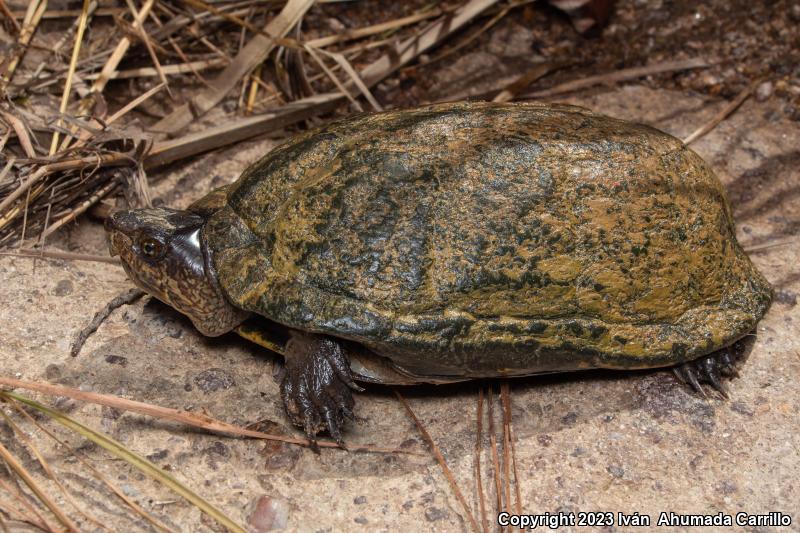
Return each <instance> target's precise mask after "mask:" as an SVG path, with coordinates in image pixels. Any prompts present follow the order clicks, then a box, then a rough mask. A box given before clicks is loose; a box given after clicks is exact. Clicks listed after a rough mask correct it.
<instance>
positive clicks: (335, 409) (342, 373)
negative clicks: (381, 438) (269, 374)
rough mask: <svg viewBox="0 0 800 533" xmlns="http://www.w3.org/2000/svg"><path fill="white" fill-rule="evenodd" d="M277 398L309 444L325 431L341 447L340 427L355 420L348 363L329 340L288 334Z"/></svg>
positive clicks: (340, 349)
mask: <svg viewBox="0 0 800 533" xmlns="http://www.w3.org/2000/svg"><path fill="white" fill-rule="evenodd" d="M284 356H285V370H286V373H285V375H284V377H283V381H282V382H281V397H282V398H283V403H284V406H285V407H286V412H287V413H288V415H289V418H290V419H291V421H292V423H293V424H294V425H296V426H299V427H301V428H303V430H304V431H305V433H306V435H307V436H308V438H309V440H311V441H312V442H316V434H317V433H319V432H321V431H324V430H327V431H328V433H329V434H330V436H331V437H333V439H334V440H335V441H336V442H337V443H338V444H339V446H342V447H343V448H344V447H345V446H344V441H343V440H342V433H341V427H342V426H343V425H344V423H345V421H346V420H355V419H356V417H355V415H354V414H353V405H354V403H355V402H354V400H353V394H352V392H351V390H356V391H361V390H363V389H362V388H361V387H359V386H358V385H356V384H355V382H353V376H352V374H351V372H350V363H349V361H348V359H347V356H346V355H345V353H344V351H343V350H342V347H341V346H340V345H339V343H338V342H337V341H336V340H334V339H331V338H328V337H323V336H321V335H314V334H311V333H303V332H299V331H292V332H291V337H290V339H289V342H287V343H286V349H285V352H284Z"/></svg>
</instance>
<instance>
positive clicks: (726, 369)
mask: <svg viewBox="0 0 800 533" xmlns="http://www.w3.org/2000/svg"><path fill="white" fill-rule="evenodd" d="M751 347H752V340H751V339H748V338H745V339H742V340H740V341H737V342H735V343H734V344H732V345H731V346H728V347H726V348H723V349H721V350H717V351H716V352H713V353H710V354H708V355H704V356H703V357H700V358H698V359H695V360H693V361H688V362H686V363H683V364H681V365H678V366H675V367H672V371H673V372H674V373H675V375H676V376H677V378H678V379H679V380H680V381H682V382H683V383H686V384H688V385H689V386H690V387H691V388H692V389H693V390H694V391H695V392H696V393H698V394H700V395H701V396H703V397H704V398H707V397H708V396H707V394H706V392H705V389H704V388H703V384H704V383H705V384H708V385H710V386H711V387H712V388H713V389H714V390H716V391H717V392H719V393H720V394H721V395H722V396H723V397H724V398H726V399H727V398H728V391H727V388H726V387H725V380H726V378H731V377H738V376H739V371H738V370H737V368H736V364H737V363H738V362H739V361H740V360H741V359H743V358H744V357H745V353H746V352H747V351H749V348H751Z"/></svg>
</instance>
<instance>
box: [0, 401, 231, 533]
mask: <svg viewBox="0 0 800 533" xmlns="http://www.w3.org/2000/svg"><path fill="white" fill-rule="evenodd" d="M0 397H2V398H13V399H14V400H17V401H18V402H21V403H24V404H25V405H28V406H30V407H32V408H34V409H36V410H37V411H39V412H40V413H43V414H45V415H47V416H48V417H50V418H51V419H53V420H54V421H56V422H58V423H60V424H61V425H63V426H65V427H67V428H69V429H71V430H72V431H75V432H76V433H79V434H81V435H83V436H84V437H85V438H87V439H89V440H90V441H92V442H93V443H95V444H97V445H98V446H100V447H101V448H103V449H105V450H106V451H108V452H109V453H111V454H112V455H114V456H115V457H117V458H119V459H122V460H124V461H125V462H127V463H128V464H129V465H131V466H133V467H134V468H136V469H138V470H139V471H141V472H142V473H144V474H145V475H147V476H149V477H151V478H152V479H154V480H156V481H158V482H160V483H161V484H163V485H165V486H167V487H169V488H170V489H172V490H173V491H174V492H176V493H178V494H179V495H181V496H182V497H183V498H185V499H186V500H188V501H189V502H190V503H192V505H194V506H195V507H197V508H198V509H200V510H201V511H203V512H204V513H206V514H207V515H209V516H210V517H212V518H213V519H214V520H216V521H217V522H219V523H220V524H222V525H223V526H225V527H227V528H228V529H230V530H231V531H234V532H235V533H246V530H245V528H244V527H242V526H240V525H239V524H237V523H236V522H234V521H233V520H231V519H230V518H228V516H227V515H226V514H224V513H223V512H222V511H220V510H219V509H217V508H216V507H215V506H214V505H212V504H211V503H209V502H208V501H206V500H205V499H203V498H202V497H200V496H198V495H197V494H196V493H195V492H194V491H192V490H191V489H190V488H188V487H187V486H186V485H184V484H183V483H181V482H180V481H178V480H177V479H176V478H175V477H173V476H172V475H170V474H168V473H167V472H165V471H164V470H162V469H161V468H159V467H157V466H156V465H154V464H153V463H151V462H150V461H148V460H147V459H145V458H144V457H142V456H140V455H138V454H136V453H134V452H132V451H130V450H129V449H127V448H125V446H123V445H122V444H120V443H119V442H117V441H115V440H114V439H112V438H111V437H109V436H107V435H104V434H102V433H99V432H97V431H95V430H93V429H91V428H89V427H87V426H84V425H83V424H81V423H80V422H77V421H75V420H73V419H72V418H70V417H68V416H66V415H64V414H63V413H60V412H58V411H56V410H54V409H51V408H49V407H47V406H45V405H43V404H40V403H39V402H36V401H34V400H31V399H29V398H26V397H25V396H21V395H19V394H16V393H14V392H9V391H2V392H0ZM4 449H5V448H3V447H2V445H1V444H0V454H3V450H4ZM4 458H5V457H4ZM31 481H32V480H31ZM26 483H27V481H26ZM29 486H30V485H29ZM31 490H34V489H33V488H31ZM37 495H38V493H37ZM51 510H52V509H51ZM62 523H63V522H62ZM75 531H77V529H76V530H75Z"/></svg>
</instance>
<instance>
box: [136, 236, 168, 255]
mask: <svg viewBox="0 0 800 533" xmlns="http://www.w3.org/2000/svg"><path fill="white" fill-rule="evenodd" d="M139 250H141V252H142V255H143V256H145V257H146V258H148V259H158V258H159V257H161V256H162V255H163V254H164V245H163V244H162V243H161V242H160V241H158V240H156V239H153V238H147V237H146V238H144V239H142V242H140V243H139Z"/></svg>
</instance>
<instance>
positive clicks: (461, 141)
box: [107, 103, 771, 442]
mask: <svg viewBox="0 0 800 533" xmlns="http://www.w3.org/2000/svg"><path fill="white" fill-rule="evenodd" d="M107 227H108V228H109V241H110V243H111V250H112V253H116V254H119V255H120V257H121V259H122V261H123V264H125V268H126V270H127V271H128V273H129V275H130V276H131V278H132V279H133V280H134V281H135V282H136V283H137V284H138V285H139V286H140V287H142V288H144V289H145V290H147V291H148V292H150V293H151V294H153V295H154V296H156V297H158V298H160V299H162V300H163V301H165V302H167V303H169V304H170V305H173V306H175V307H176V308H177V309H178V310H180V311H181V312H183V313H185V314H187V315H188V316H190V317H191V318H192V321H193V322H194V323H195V325H196V326H197V327H198V329H199V330H200V331H201V332H203V333H205V334H207V335H219V334H222V333H225V332H226V331H231V330H236V331H238V332H239V333H240V334H241V335H243V336H244V337H247V338H250V339H252V340H255V341H256V342H258V343H259V344H262V345H264V346H267V347H269V348H271V349H274V350H276V351H278V352H281V353H283V354H284V355H285V358H286V368H287V376H286V377H285V378H284V380H283V383H282V389H281V390H282V395H283V400H284V402H285V403H286V406H287V410H288V412H289V414H290V415H291V417H292V420H293V421H294V422H295V423H296V424H298V425H301V426H304V427H305V429H306V432H307V433H309V435H311V436H313V435H314V434H315V433H316V431H317V430H319V429H322V428H327V429H328V430H329V432H330V433H331V434H332V435H333V436H334V437H335V438H337V440H339V441H340V442H341V439H340V433H339V429H338V428H339V425H340V424H341V423H342V421H343V419H344V418H349V417H352V411H351V408H352V406H353V400H352V395H351V394H350V389H358V387H357V386H356V385H355V383H353V379H361V380H363V381H373V382H382V383H418V382H432V383H438V382H447V381H458V380H463V379H471V378H483V377H498V376H520V375H528V374H537V373H544V372H560V371H571V370H579V369H589V368H613V369H638V368H652V367H663V366H672V365H679V367H678V368H679V369H680V370H679V371H678V372H677V373H678V375H679V377H681V378H682V379H684V380H686V381H688V382H689V383H690V384H691V385H692V386H694V387H695V388H697V389H699V388H700V387H699V380H701V379H704V380H706V381H708V382H710V383H711V384H712V385H714V386H715V387H720V384H719V375H720V370H725V369H728V370H731V369H732V368H731V363H732V358H731V351H730V350H727V347H729V346H731V345H732V344H733V343H735V342H736V341H738V340H739V339H742V338H743V337H744V336H745V335H747V334H748V333H749V332H751V331H752V330H753V329H754V327H755V325H756V323H757V322H758V320H759V319H760V318H761V317H762V316H763V315H764V313H765V312H766V310H767V308H768V306H769V303H770V299H771V288H770V285H769V283H768V282H767V281H766V280H765V279H764V277H763V276H762V275H761V274H760V273H759V272H758V271H757V270H756V268H755V267H754V266H753V264H752V263H751V262H750V260H749V259H748V257H747V255H746V254H745V253H744V251H743V250H742V248H741V247H740V246H739V243H738V242H737V241H736V237H735V232H734V224H733V219H732V216H731V209H730V206H729V205H728V202H727V200H726V197H725V192H724V190H723V187H722V185H721V183H720V182H719V180H718V179H717V178H716V176H715V175H714V173H713V172H712V171H711V169H710V168H709V167H708V165H707V164H706V163H705V162H704V161H703V160H702V159H701V158H700V157H699V156H698V155H697V154H696V153H695V152H693V151H692V150H691V149H689V148H687V147H686V146H685V145H684V144H683V143H681V141H679V140H678V139H676V138H674V137H672V136H670V135H668V134H666V133H663V132H661V131H658V130H656V129H653V128H651V127H648V126H644V125H640V124H634V123H631V122H626V121H622V120H617V119H613V118H609V117H606V116H602V115H598V114H594V113H592V112H590V111H588V110H586V109H583V108H577V107H572V106H564V105H543V104H494V103H457V104H442V105H434V106H429V107H422V108H418V109H411V110H403V111H391V112H385V113H378V114H364V115H357V116H352V117H348V118H346V119H343V120H340V121H338V122H334V123H331V124H329V125H326V126H324V127H322V128H318V129H315V130H312V131H309V132H307V133H305V134H302V135H299V136H297V137H295V138H294V139H292V140H290V141H289V142H287V143H285V144H283V145H282V146H280V147H278V148H276V149H275V150H273V151H272V152H270V153H269V154H267V155H266V156H265V157H264V158H262V159H261V160H259V161H257V162H256V163H254V164H253V165H251V166H250V167H249V168H248V169H247V170H245V172H244V173H243V174H242V176H241V177H240V178H239V179H238V180H237V181H236V182H235V183H233V184H231V185H229V186H227V187H225V188H222V189H218V190H216V191H213V192H212V193H210V194H209V195H208V196H206V197H205V198H203V199H201V200H200V201H198V202H196V203H195V204H193V205H192V206H191V207H190V208H189V209H188V210H187V211H175V210H168V209H163V208H162V209H151V210H133V211H126V212H119V213H116V214H115V215H114V216H112V217H111V218H110V219H109V221H108V222H107ZM145 252H147V253H145ZM248 317H249V318H248ZM246 319H247V321H245V322H243V321H244V320H246ZM254 320H255V322H254ZM259 320H260V321H261V322H260V324H259V323H258V321H259ZM720 350H721V351H720ZM708 354H712V355H708ZM714 354H716V355H714Z"/></svg>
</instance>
